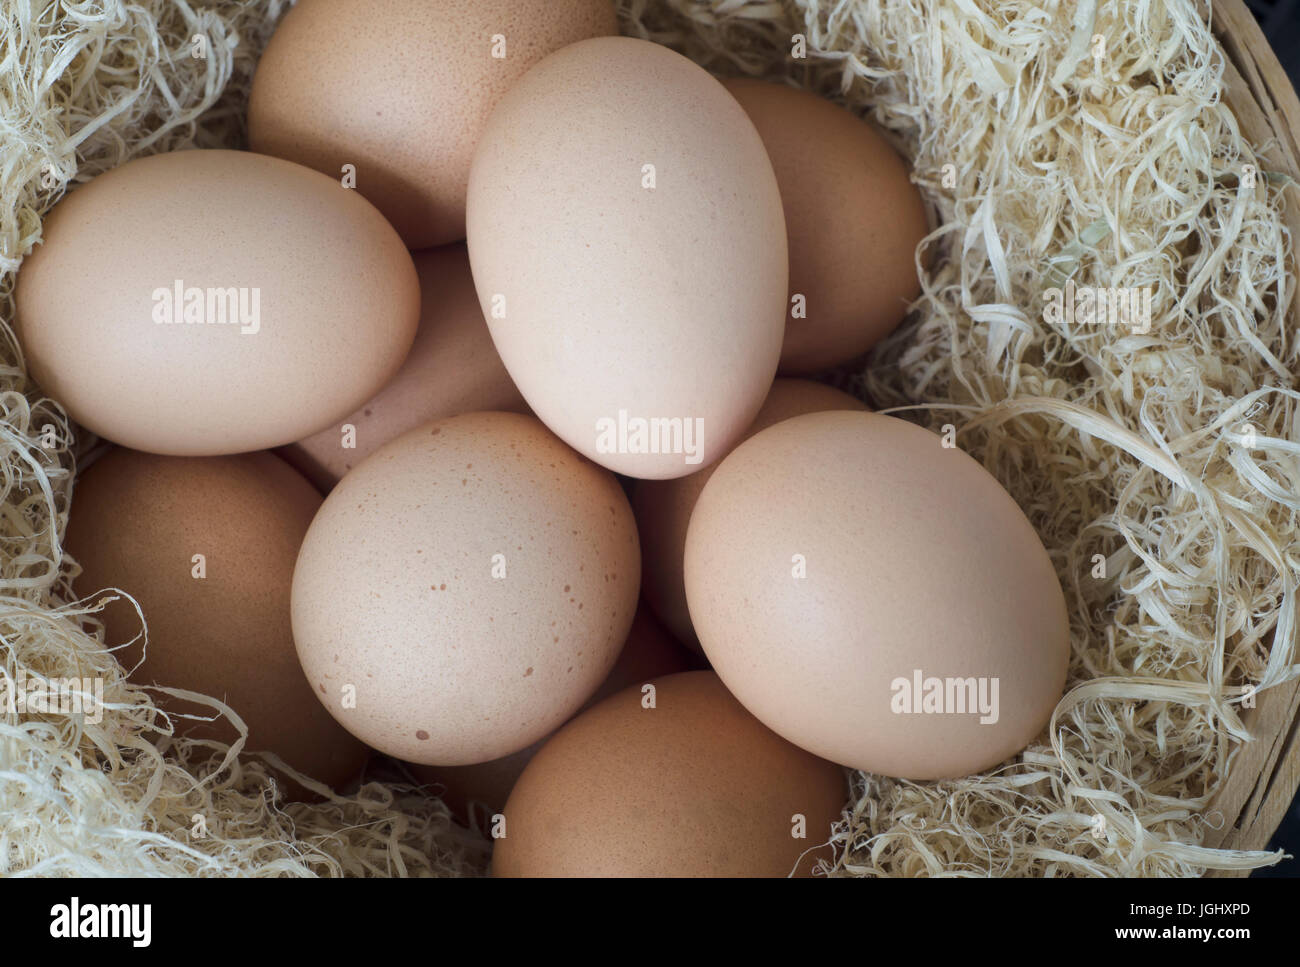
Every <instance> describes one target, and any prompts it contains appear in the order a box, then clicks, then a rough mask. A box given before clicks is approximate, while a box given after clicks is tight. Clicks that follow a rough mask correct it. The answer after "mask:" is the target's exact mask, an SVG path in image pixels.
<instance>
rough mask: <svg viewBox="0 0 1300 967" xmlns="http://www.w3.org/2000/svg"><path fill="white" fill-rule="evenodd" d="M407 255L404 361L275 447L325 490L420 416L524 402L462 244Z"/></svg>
mask: <svg viewBox="0 0 1300 967" xmlns="http://www.w3.org/2000/svg"><path fill="white" fill-rule="evenodd" d="M412 257H413V259H414V260H415V268H416V271H417V272H418V273H419V276H420V328H419V330H418V331H417V332H416V334H415V343H414V344H413V345H412V346H411V352H410V355H408V356H407V357H406V362H405V363H403V364H402V368H401V369H400V370H398V372H397V375H396V376H394V377H393V378H392V380H390V381H389V383H388V384H387V385H386V386H384V388H383V389H382V390H380V391H379V392H378V393H377V394H376V395H375V396H374V398H373V399H371V400H369V401H368V402H366V403H365V404H363V405H362V406H360V407H358V408H357V410H356V412H354V413H351V414H349V415H348V416H345V417H344V418H343V419H342V420H340V421H339V422H338V423H337V424H335V425H334V426H331V427H329V428H327V429H324V430H322V431H321V432H320V433H317V434H316V435H315V436H311V437H308V438H307V439H306V440H300V441H299V442H298V443H295V444H292V445H290V446H287V447H284V448H283V449H282V450H281V451H280V455H281V456H283V457H284V458H285V459H286V460H288V461H289V463H290V464H292V465H293V466H294V467H296V468H297V469H298V470H299V471H300V472H302V474H303V475H304V476H306V477H307V479H309V480H310V481H311V482H312V483H314V484H315V485H316V486H317V487H319V488H320V490H321V491H322V492H324V493H328V492H329V490H330V488H331V487H333V486H334V484H336V483H337V482H338V480H339V478H340V477H342V476H343V475H344V474H345V473H347V472H348V471H349V470H351V469H352V468H353V467H355V466H356V465H357V464H358V463H360V462H361V461H362V460H363V459H365V458H366V457H367V456H368V455H369V454H371V453H373V452H374V451H375V450H377V449H379V447H380V446H382V445H383V444H385V443H387V442H388V441H389V440H391V439H393V438H394V437H396V436H398V435H400V434H402V433H405V432H406V431H407V430H409V429H411V428H412V427H415V426H418V425H420V424H421V423H427V422H428V421H429V420H436V419H440V418H441V417H444V416H454V415H456V414H457V413H472V412H474V411H476V410H508V411H510V412H515V413H523V412H527V410H528V405H527V404H526V403H524V398H523V397H522V396H520V395H519V390H517V389H516V388H515V384H514V381H513V380H512V379H511V378H510V374H509V373H507V372H506V368H505V367H504V366H503V365H501V357H500V356H498V355H497V351H496V347H494V346H493V345H492V336H491V335H490V334H489V333H488V328H487V323H486V322H484V321H483V313H482V311H481V310H480V309H479V304H478V296H476V295H475V294H474V279H473V277H472V276H471V275H470V271H469V256H468V255H467V254H466V252H465V246H464V245H463V244H455V245H444V246H442V247H440V248H433V249H428V250H426V251H423V252H417V253H415V255H414V256H412ZM349 428H350V429H349Z"/></svg>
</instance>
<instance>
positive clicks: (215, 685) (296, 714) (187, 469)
mask: <svg viewBox="0 0 1300 967" xmlns="http://www.w3.org/2000/svg"><path fill="white" fill-rule="evenodd" d="M320 502H321V498H320V495H319V494H317V493H316V491H315V489H314V488H313V487H312V486H311V484H309V483H308V482H307V481H306V480H304V479H303V478H302V477H301V476H300V475H299V474H298V473H296V472H295V471H294V470H293V469H292V468H291V467H289V466H288V464H286V463H285V462H284V461H283V460H280V459H279V458H278V457H275V456H273V455H272V454H269V453H249V454H241V455H237V456H223V457H202V458H198V457H193V458H191V457H166V456H155V455H152V454H147V453H139V452H136V451H133V450H124V449H120V448H115V449H113V450H110V451H108V452H107V453H105V454H104V455H103V456H102V457H100V459H98V460H97V461H95V462H94V463H93V464H91V465H90V466H89V467H88V468H86V470H84V471H83V472H82V473H81V475H80V476H79V477H78V479H77V484H76V490H75V494H74V499H73V502H72V508H71V514H70V516H69V520H68V529H67V537H66V540H65V549H66V550H67V552H68V553H69V554H70V555H71V556H72V557H73V558H74V559H75V560H76V562H77V563H78V564H79V565H80V567H81V572H80V574H78V575H77V576H76V578H75V579H74V582H73V587H74V589H75V590H76V592H77V594H79V595H81V596H83V597H86V598H89V599H91V600H95V599H97V598H98V597H99V595H100V593H101V592H108V591H109V589H112V588H120V589H121V590H122V591H125V592H126V593H128V594H130V595H132V596H133V597H134V598H135V599H136V600H137V601H138V602H139V604H140V608H141V611H142V612H143V614H144V618H145V621H146V622H147V624H148V642H147V647H145V645H144V642H141V641H132V639H135V638H136V636H137V635H138V634H139V633H140V630H141V628H140V619H139V616H138V615H137V614H136V611H135V608H134V607H133V606H132V605H131V604H130V602H128V601H126V600H125V599H119V600H117V601H114V602H112V603H110V604H108V605H107V607H106V608H105V609H104V611H103V612H102V614H101V615H100V617H101V619H102V620H103V622H104V627H105V632H106V640H107V643H108V645H109V646H110V647H116V646H120V645H124V644H126V643H127V642H131V644H130V645H129V646H127V647H125V648H123V649H121V650H119V651H118V652H116V654H117V656H118V659H119V660H120V661H121V663H122V665H123V666H124V667H125V668H126V669H127V671H128V673H129V675H130V678H131V679H132V680H133V681H135V682H137V683H140V684H157V685H161V686H166V687H170V688H179V689H185V690H188V691H193V692H199V693H201V694H204V695H211V696H213V697H214V698H218V699H221V700H223V701H225V702H226V703H228V704H229V705H230V706H231V708H233V709H234V710H235V713H236V714H237V715H239V717H240V718H242V719H243V720H244V722H245V724H246V725H247V726H248V731H249V734H248V742H247V745H246V746H245V750H246V751H248V752H254V751H269V752H273V753H275V754H277V755H278V756H280V757H281V758H282V759H283V760H285V761H286V762H287V763H288V764H289V765H291V766H293V767H294V768H296V769H298V770H299V771H301V772H303V773H305V774H306V775H308V776H311V777H312V778H314V779H317V780H320V781H321V782H324V783H325V784H327V785H331V786H340V785H342V784H344V783H346V782H347V781H348V780H350V779H351V778H353V777H354V776H355V775H356V774H357V773H358V772H359V771H360V770H361V767H362V766H363V765H364V763H365V761H366V757H367V755H368V750H367V749H366V748H365V747H364V746H363V745H362V744H361V743H360V742H358V741H356V739H354V738H353V737H352V736H350V735H349V734H348V733H347V732H346V731H344V730H343V729H342V728H340V727H339V725H338V724H337V723H336V722H335V721H334V720H333V719H332V718H331V717H330V715H329V713H328V712H326V711H325V710H324V709H323V708H322V707H321V704H320V702H318V701H317V700H316V699H315V698H314V697H313V696H312V694H311V687H310V686H309V685H308V684H307V679H306V678H304V677H303V674H302V669H301V668H300V667H299V666H298V658H297V655H296V653H295V651H294V646H293V635H292V631H291V628H290V624H289V589H290V585H291V582H292V579H293V566H294V560H295V558H296V556H297V553H298V546H299V545H300V544H301V543H302V538H303V535H304V534H306V533H307V526H308V524H310V523H311V519H312V515H313V514H314V513H315V512H316V509H317V508H318V507H319V506H320ZM142 659H143V663H141V660H142ZM153 698H154V700H155V701H156V702H157V703H158V704H159V706H160V707H162V708H163V709H165V710H166V711H167V712H168V713H169V714H170V715H172V716H173V723H174V725H175V727H176V730H177V732H178V733H180V734H184V735H186V736H188V737H189V738H193V739H203V740H219V741H221V742H225V743H232V742H234V741H235V740H236V738H238V736H239V733H238V731H237V730H236V729H235V727H234V726H233V725H232V724H230V722H229V721H228V720H226V719H224V718H221V719H217V720H216V721H212V722H200V721H195V720H193V719H185V718H181V717H180V716H181V715H191V716H194V715H197V716H202V717H204V718H212V717H213V716H215V715H216V714H217V713H216V711H215V710H214V709H213V708H212V706H210V705H205V704H202V703H198V702H192V701H189V700H184V699H179V698H175V697H172V696H169V695H165V694H163V693H154V694H153ZM290 788H291V789H292V790H295V791H296V792H298V793H299V794H300V793H301V790H300V789H299V787H297V785H296V784H294V783H291V784H290Z"/></svg>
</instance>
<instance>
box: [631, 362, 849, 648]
mask: <svg viewBox="0 0 1300 967" xmlns="http://www.w3.org/2000/svg"><path fill="white" fill-rule="evenodd" d="M866 408H867V407H866V404H864V403H863V402H862V401H861V400H858V399H857V398H855V397H853V396H850V395H849V394H848V393H842V392H840V391H839V390H837V389H835V388H834V387H833V386H827V385H825V384H824V383H814V382H813V381H811V380H807V379H778V380H776V381H775V382H774V383H773V384H772V389H771V390H770V391H769V392H768V394H767V399H766V400H765V401H764V403H763V408H762V409H761V410H759V411H758V416H756V417H755V418H754V422H753V423H752V424H750V426H749V429H748V430H746V431H745V435H744V436H743V437H742V438H741V440H742V441H743V440H748V439H749V438H750V437H752V436H753V435H754V434H755V433H757V432H758V431H759V430H765V429H767V427H769V426H772V425H773V424H774V423H780V422H781V421H782V420H787V419H789V418H790V417H792V416H799V415H801V414H803V413H816V412H817V411H819V410H865V409H866ZM716 466H717V464H716V463H715V464H713V466H711V467H706V468H705V469H704V470H701V471H699V472H698V473H693V474H691V475H690V476H689V477H679V478H677V479H676V480H640V481H637V484H636V490H635V491H634V492H633V496H632V508H633V511H634V512H635V513H636V522H637V530H638V532H639V533H640V535H641V591H642V593H643V594H644V595H645V598H646V600H647V601H648V602H650V606H651V607H652V608H654V610H655V614H657V615H658V616H659V619H660V620H661V621H663V623H664V624H665V625H667V626H668V629H669V630H670V631H671V632H672V633H673V634H674V635H676V636H677V639H678V640H679V641H681V642H683V643H684V644H687V645H689V646H690V647H691V648H694V649H695V650H696V651H699V649H700V645H699V641H698V640H697V639H696V637H695V629H694V628H692V627H691V615H690V611H689V610H688V609H687V607H686V585H685V583H684V581H683V580H682V555H683V554H685V553H686V528H687V525H689V524H690V522H691V511H693V510H694V509H695V501H696V500H697V499H698V498H699V496H700V491H702V490H703V489H704V485H705V484H706V483H708V481H709V477H710V476H712V475H713V469H714V467H716Z"/></svg>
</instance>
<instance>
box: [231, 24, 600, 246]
mask: <svg viewBox="0 0 1300 967" xmlns="http://www.w3.org/2000/svg"><path fill="white" fill-rule="evenodd" d="M617 27H618V25H617V22H616V20H615V18H614V7H613V5H612V4H611V3H610V0H438V2H436V3H430V2H429V0H381V2H375V0H367V2H362V0H298V3H297V4H295V5H294V7H293V9H292V10H290V11H289V12H288V13H287V14H286V15H285V17H284V19H283V20H282V21H281V22H280V24H279V26H278V27H277V28H276V30H275V33H274V34H273V35H272V36H271V40H270V42H269V43H268V44H267V46H266V50H265V51H264V52H263V54H262V57H261V59H260V60H259V61H258V65H257V72H256V73H255V74H254V76H253V86H252V90H251V92H250V95H249V102H248V137H249V144H250V145H251V146H252V148H253V150H254V151H261V152H264V153H266V154H273V155H276V156H278V157H282V158H288V159H289V160H290V161H296V162H298V163H299V164H304V165H307V166H308V167H311V168H315V169H316V170H317V171H322V172H324V173H325V174H327V175H329V176H330V177H331V178H334V179H342V178H344V177H348V176H349V175H350V176H351V177H352V178H353V180H354V181H355V185H356V189H357V191H359V192H360V193H361V194H362V195H364V196H365V197H366V198H368V199H370V200H371V201H372V202H374V204H375V205H376V206H377V207H378V208H379V210H380V211H382V212H383V213H384V215H385V216H386V217H387V218H388V220H389V221H390V222H392V223H393V225H394V226H396V228H397V230H398V232H400V233H401V236H402V238H403V239H404V240H405V242H406V244H407V245H408V246H410V247H411V248H427V247H429V246H432V245H442V244H445V243H447V242H453V241H456V240H458V239H462V238H464V237H465V186H466V181H467V179H468V177H469V166H470V161H471V159H472V158H473V155H474V146H475V144H476V143H477V141H478V136H479V132H480V131H481V130H482V128H483V124H484V122H485V121H486V119H487V116H488V114H489V112H490V111H491V109H492V106H493V104H495V103H496V102H497V100H498V99H499V98H500V97H501V95H502V94H504V93H505V92H506V90H507V89H508V88H509V87H510V86H511V85H512V84H513V83H514V82H515V81H516V80H518V78H519V77H520V75H522V74H523V73H524V72H525V71H526V70H527V69H528V68H529V67H530V66H532V65H533V64H534V63H536V62H537V61H538V60H540V59H541V58H542V57H543V56H545V55H546V54H548V53H550V52H551V51H553V50H558V49H559V48H561V47H563V46H565V45H566V44H570V43H573V42H574V41H577V40H583V39H585V38H587V37H597V36H601V35H603V34H613V33H617ZM345 166H351V168H350V169H348V170H345Z"/></svg>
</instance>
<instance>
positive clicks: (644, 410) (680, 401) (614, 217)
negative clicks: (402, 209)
mask: <svg viewBox="0 0 1300 967" xmlns="http://www.w3.org/2000/svg"><path fill="white" fill-rule="evenodd" d="M466 214H467V222H466V225H467V228H468V232H469V237H468V244H469V254H470V264H471V265H472V266H473V269H474V285H475V287H476V289H477V290H478V294H479V301H480V302H481V303H482V305H483V314H484V317H485V318H486V319H487V321H488V327H489V328H490V329H491V330H492V340H493V342H494V343H495V345H496V347H497V350H498V351H499V352H500V353H501V360H502V362H504V363H505V366H506V369H507V370H508V371H509V372H510V375H511V376H512V377H513V378H514V381H515V384H516V385H517V386H518V387H519V391H520V392H521V393H522V394H523V396H524V399H525V400H527V401H528V405H529V406H530V407H531V408H532V409H533V411H534V412H535V413H536V414H537V416H538V418H539V419H541V420H542V422H543V423H545V424H546V425H547V426H548V427H550V428H551V430H552V431H553V432H554V433H556V434H557V435H558V436H559V437H560V438H561V439H563V440H564V441H565V442H566V443H568V444H569V446H571V447H573V448H574V449H575V450H577V451H578V452H579V453H581V454H583V455H585V456H586V457H588V458H589V459H591V460H594V461H595V462H596V463H599V464H600V465H601V466H603V467H608V468H609V469H611V470H614V471H616V472H618V473H622V474H627V475H628V476H632V477H641V478H648V479H656V480H658V479H665V478H670V477H683V476H686V475H687V474H690V473H694V472H695V471H696V470H698V469H700V468H701V467H703V466H707V465H708V464H710V463H712V462H713V461H715V460H717V459H718V458H719V457H721V456H722V454H724V453H726V452H727V450H728V449H730V447H731V446H732V444H734V443H735V441H736V440H737V439H738V438H739V437H740V435H741V434H742V433H743V432H744V430H745V427H747V426H748V425H749V424H750V423H751V422H752V421H753V419H754V415H755V414H756V413H757V412H758V409H759V407H760V406H762V404H763V398H764V397H765V396H766V395H767V391H768V389H769V388H770V387H771V385H772V378H773V376H775V374H776V363H777V358H778V357H779V355H780V352H781V338H782V334H783V332H784V317H785V295H786V273H787V268H788V258H787V255H786V233H785V221H784V218H783V216H782V214H781V194H780V191H779V190H778V188H777V183H776V177H775V175H773V173H772V165H771V163H770V162H769V161H768V159H767V152H765V151H764V150H763V143H762V140H761V139H760V138H759V136H758V133H757V132H756V131H755V130H754V126H753V124H751V123H750V121H749V119H748V118H747V117H746V116H745V112H744V111H743V110H741V108H740V106H739V105H738V104H737V103H736V101H735V99H734V98H732V97H731V96H730V95H729V94H728V93H727V91H726V89H725V88H723V86H722V85H721V84H719V83H718V81H717V80H715V79H714V78H713V77H712V76H710V75H709V74H708V72H707V71H705V70H703V69H702V68H701V67H699V66H698V65H697V64H694V63H692V62H691V61H689V60H687V59H686V58H685V57H683V56H682V55H681V54H678V53H675V52H674V51H671V50H669V49H668V48H667V47H661V46H660V45H658V44H653V43H650V42H648V41H644V40H633V39H631V38H628V37H600V38H597V39H595V40H584V41H582V42H580V43H577V44H572V45H570V46H568V47H565V48H564V49H563V50H560V51H557V52H556V53H554V54H552V55H550V56H549V57H547V58H546V59H545V60H543V61H541V62H540V63H539V64H537V65H536V66H534V67H533V68H532V69H531V70H530V71H529V72H528V73H527V74H526V75H525V76H524V77H522V78H521V79H520V81H519V83H518V84H516V85H515V86H514V87H513V88H511V90H510V91H509V93H507V94H506V96H505V97H504V98H502V100H501V102H500V103H499V104H498V105H497V107H496V109H495V110H494V111H493V112H492V116H491V118H489V119H488V123H487V126H486V127H485V128H484V130H483V137H482V140H481V141H480V143H479V148H478V151H477V153H476V154H475V155H474V167H473V168H472V170H471V171H470V184H469V200H468V202H467V210H466Z"/></svg>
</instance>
